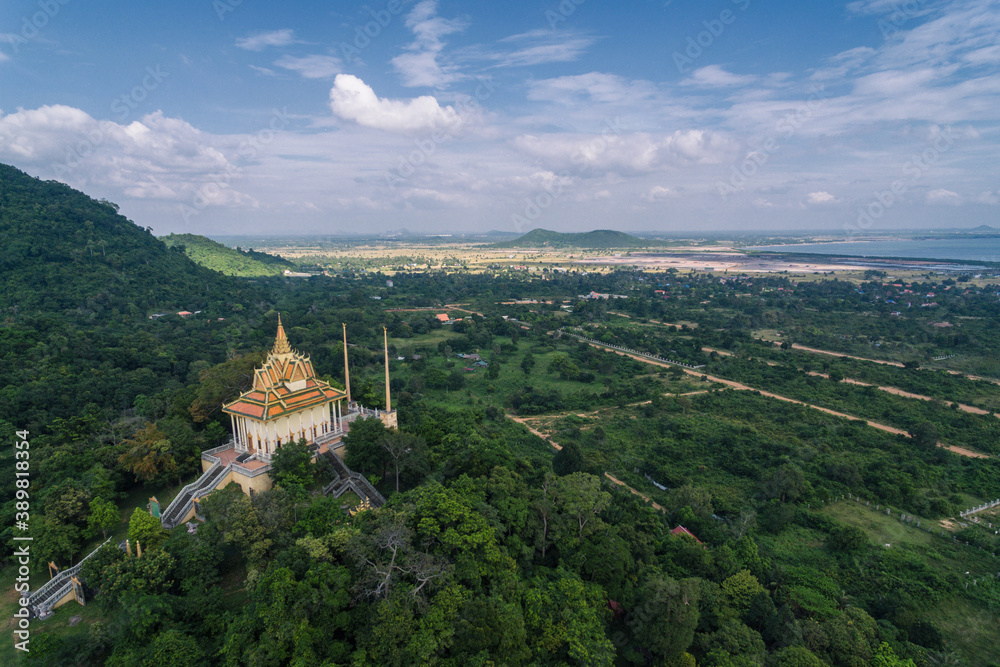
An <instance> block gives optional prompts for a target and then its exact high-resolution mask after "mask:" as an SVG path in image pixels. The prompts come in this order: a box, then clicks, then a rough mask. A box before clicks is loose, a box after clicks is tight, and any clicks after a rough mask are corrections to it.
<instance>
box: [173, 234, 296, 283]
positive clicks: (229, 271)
mask: <svg viewBox="0 0 1000 667" xmlns="http://www.w3.org/2000/svg"><path fill="white" fill-rule="evenodd" d="M160 240H161V241H163V242H164V243H166V244H167V246H169V247H171V248H176V247H180V248H183V249H184V253H185V254H186V255H187V256H188V257H190V258H191V259H192V260H193V261H194V262H195V263H197V264H200V265H201V266H204V267H205V268H206V269H212V270H213V271H218V272H219V273H224V274H226V275H227V276H243V277H252V276H276V275H280V274H281V273H283V272H284V270H285V269H294V268H295V265H294V264H292V263H291V262H289V261H288V260H287V259H285V258H283V257H277V256H275V255H269V254H267V253H266V252H257V251H256V250H254V249H253V248H251V249H250V250H242V249H240V248H230V247H229V246H225V245H223V244H221V243H218V242H216V241H213V240H212V239H210V238H207V237H204V236H198V235H197V234H170V235H168V236H161V237H160Z"/></svg>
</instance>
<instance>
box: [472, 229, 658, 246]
mask: <svg viewBox="0 0 1000 667" xmlns="http://www.w3.org/2000/svg"><path fill="white" fill-rule="evenodd" d="M663 245H665V244H664V242H663V241H657V240H653V239H640V238H638V237H637V236H632V235H631V234H626V233H624V232H616V231H614V230H611V229H596V230H594V231H592V232H580V233H577V234H564V233H562V232H551V231H549V230H547V229H541V228H539V229H533V230H531V231H530V232H528V233H527V234H525V235H524V236H522V237H520V238H517V239H514V240H513V241H504V242H502V243H494V244H493V245H492V246H491V247H493V248H588V249H595V250H599V249H603V248H656V247H661V246H663Z"/></svg>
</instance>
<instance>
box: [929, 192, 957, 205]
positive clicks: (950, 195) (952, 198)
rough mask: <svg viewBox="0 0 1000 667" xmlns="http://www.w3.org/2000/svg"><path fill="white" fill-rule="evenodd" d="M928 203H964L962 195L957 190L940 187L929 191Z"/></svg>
mask: <svg viewBox="0 0 1000 667" xmlns="http://www.w3.org/2000/svg"><path fill="white" fill-rule="evenodd" d="M927 203H928V204H950V205H952V206H958V205H959V204H961V203H962V197H961V195H959V194H958V193H957V192H952V191H951V190H945V189H943V188H942V189H938V190H931V191H930V192H928V193H927Z"/></svg>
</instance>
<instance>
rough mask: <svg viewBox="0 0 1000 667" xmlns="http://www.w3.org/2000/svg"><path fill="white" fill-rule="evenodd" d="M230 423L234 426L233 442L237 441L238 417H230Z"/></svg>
mask: <svg viewBox="0 0 1000 667" xmlns="http://www.w3.org/2000/svg"><path fill="white" fill-rule="evenodd" d="M229 423H230V425H231V426H232V431H233V440H236V417H235V416H233V415H229Z"/></svg>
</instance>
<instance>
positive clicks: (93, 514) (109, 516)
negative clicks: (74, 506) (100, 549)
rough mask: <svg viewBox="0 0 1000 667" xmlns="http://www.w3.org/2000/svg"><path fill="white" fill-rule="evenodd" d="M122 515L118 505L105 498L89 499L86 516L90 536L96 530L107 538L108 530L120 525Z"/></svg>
mask: <svg viewBox="0 0 1000 667" xmlns="http://www.w3.org/2000/svg"><path fill="white" fill-rule="evenodd" d="M121 522H122V517H121V512H119V511H118V507H117V506H116V505H115V504H114V503H113V502H111V501H110V500H107V499H105V498H94V499H93V500H91V501H90V515H89V516H88V517H87V530H88V533H89V534H90V535H91V536H94V535H96V534H97V533H98V532H100V533H101V536H102V537H104V538H105V539H107V537H108V531H109V530H114V529H115V528H117V527H118V526H119V525H121Z"/></svg>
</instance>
